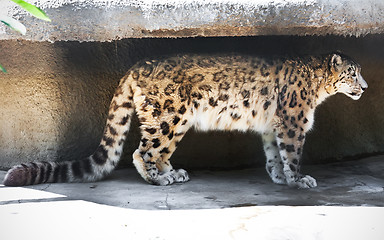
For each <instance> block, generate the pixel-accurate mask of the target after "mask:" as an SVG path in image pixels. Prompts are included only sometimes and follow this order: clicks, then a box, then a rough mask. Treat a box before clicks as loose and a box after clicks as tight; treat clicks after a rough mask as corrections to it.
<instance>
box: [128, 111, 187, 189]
mask: <svg viewBox="0 0 384 240" xmlns="http://www.w3.org/2000/svg"><path fill="white" fill-rule="evenodd" d="M163 120H164V121H161V123H160V124H153V123H151V124H150V125H148V124H147V123H142V126H141V133H142V138H141V141H140V146H139V148H138V149H137V150H136V151H135V152H134V154H133V163H134V165H135V167H136V169H137V171H138V172H139V173H140V175H141V176H142V177H143V178H144V179H145V180H146V181H147V182H149V183H151V184H155V185H170V184H172V183H174V182H186V181H188V180H189V176H188V173H187V171H185V170H183V169H177V170H176V169H173V167H172V165H171V163H170V162H169V158H170V157H171V155H172V154H173V152H174V151H175V150H176V147H177V144H178V143H179V142H180V140H181V139H182V137H183V136H184V134H185V133H186V132H187V131H188V129H189V126H188V125H186V124H184V125H182V123H183V122H184V121H183V122H181V121H180V118H179V117H177V116H173V117H172V118H169V117H168V118H167V119H163ZM147 126H150V127H147ZM171 128H172V129H171Z"/></svg>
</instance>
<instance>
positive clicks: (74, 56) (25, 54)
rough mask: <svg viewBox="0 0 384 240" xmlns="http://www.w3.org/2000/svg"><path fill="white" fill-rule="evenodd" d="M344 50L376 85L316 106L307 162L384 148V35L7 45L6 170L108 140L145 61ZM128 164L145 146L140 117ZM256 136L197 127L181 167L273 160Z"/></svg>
mask: <svg viewBox="0 0 384 240" xmlns="http://www.w3.org/2000/svg"><path fill="white" fill-rule="evenodd" d="M337 49H338V50H341V51H343V52H345V53H346V54H348V55H350V56H351V57H353V58H355V59H356V60H357V61H358V62H359V63H360V64H361V66H362V75H363V76H364V78H365V79H366V81H367V82H368V84H369V88H368V89H367V91H366V92H365V93H364V95H363V97H362V98H361V99H360V100H359V101H353V100H351V99H349V98H348V97H346V96H344V95H337V96H334V97H332V98H330V99H329V100H327V101H326V102H325V103H323V105H321V106H320V107H319V109H318V111H317V112H316V117H315V125H314V129H313V131H312V132H311V133H310V134H309V135H308V139H307V141H306V145H305V147H304V156H303V164H304V165H308V164H311V163H323V162H327V161H334V160H344V159H350V158H355V157H356V156H359V155H364V154H376V153H380V152H383V151H384V128H383V127H382V126H384V108H383V107H382V103H383V102H384V95H383V94H382V93H383V92H384V84H383V81H382V80H383V78H384V69H383V67H382V66H383V65H384V57H383V56H384V36H383V35H370V36H366V37H361V38H354V37H347V38H344V37H335V36H333V37H331V36H328V37H293V36H290V37H289V36H280V37H277V36H276V37H271V36H269V37H239V38H189V39H127V40H120V41H115V42H112V43H98V42H93V43H78V42H56V43H47V42H29V41H15V40H12V41H10V40H6V41H0V52H1V58H0V63H1V64H2V65H3V66H4V67H6V68H7V70H8V73H7V74H3V73H0V102H1V103H2V104H1V108H0V109H1V114H0V166H1V167H2V168H8V167H10V166H12V165H14V164H16V163H20V162H26V161H32V160H64V159H65V160H69V159H70V160H75V159H79V158H81V157H84V156H88V155H89V154H91V153H92V152H93V151H94V150H95V148H96V147H97V144H98V143H99V141H100V138H101V134H102V131H103V128H104V124H105V119H106V114H107V111H108V106H109V102H110V99H111V98H112V95H113V92H114V89H115V87H116V86H117V84H118V82H119V79H120V78H121V77H122V76H123V75H124V73H125V72H126V71H127V70H128V69H129V67H130V66H131V65H132V64H133V63H134V62H136V61H137V60H139V59H142V58H145V57H150V56H154V55H164V54H172V53H178V52H208V53H212V52H226V51H229V52H232V51H235V52H246V53H255V54H257V53H263V54H317V53H324V52H330V51H333V50H337ZM131 129H132V131H131V133H130V135H129V137H128V140H127V148H126V151H125V153H126V155H125V156H124V157H123V163H124V164H125V165H129V166H131V161H132V158H131V154H132V151H134V149H135V148H136V147H137V146H138V143H139V139H138V129H137V123H134V124H133V126H132V128H131ZM264 159H265V158H264V153H263V150H262V146H261V143H260V138H259V136H257V135H256V134H251V133H247V134H242V133H236V132H231V133H223V132H210V133H195V132H189V133H188V135H187V136H186V137H185V138H184V139H183V141H182V142H181V144H180V147H179V148H178V149H177V151H176V153H175V155H174V157H173V160H172V162H173V164H174V165H175V166H180V167H184V168H186V169H196V168H231V167H245V166H246V167H249V166H260V165H263V164H264Z"/></svg>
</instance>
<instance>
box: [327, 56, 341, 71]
mask: <svg viewBox="0 0 384 240" xmlns="http://www.w3.org/2000/svg"><path fill="white" fill-rule="evenodd" d="M342 63H343V59H342V57H341V55H340V54H339V53H332V54H331V57H330V60H329V68H330V69H331V70H336V71H338V70H339V69H340V66H341V64H342Z"/></svg>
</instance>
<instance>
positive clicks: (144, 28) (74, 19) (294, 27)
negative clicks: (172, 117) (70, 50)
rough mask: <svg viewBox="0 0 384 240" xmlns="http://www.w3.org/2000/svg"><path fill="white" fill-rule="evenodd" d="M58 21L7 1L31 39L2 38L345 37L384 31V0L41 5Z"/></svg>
mask: <svg viewBox="0 0 384 240" xmlns="http://www.w3.org/2000/svg"><path fill="white" fill-rule="evenodd" d="M33 2H34V3H36V5H37V6H40V7H41V8H42V9H43V10H45V11H46V12H47V13H48V15H49V16H50V18H51V19H52V22H50V23H48V22H43V21H41V20H38V19H36V18H33V17H31V16H30V15H29V14H27V13H25V11H23V10H21V9H20V8H18V7H16V5H15V4H14V3H13V2H11V1H6V0H1V6H2V7H1V9H0V15H8V16H10V17H14V18H16V19H19V20H20V21H22V22H23V23H24V24H25V25H26V27H27V29H28V32H27V34H26V35H25V36H21V35H20V34H18V33H15V32H13V31H12V30H10V29H9V28H6V27H5V26H4V25H1V26H0V39H26V40H34V41H63V40H64V41H68V40H76V41H111V40H115V39H123V38H143V37H194V36H255V35H328V34H335V35H342V36H350V35H354V36H360V35H365V34H368V33H371V34H377V33H383V32H384V2H383V1H382V0H367V1H358V0H291V1H285V0H277V1H276V0H275V1H272V0H256V1H255V0H225V1H223V0H213V1H204V0H172V1H169V0H133V1H132V0H124V1H120V0H119V1H118V0H97V1H92V0H38V1H33Z"/></svg>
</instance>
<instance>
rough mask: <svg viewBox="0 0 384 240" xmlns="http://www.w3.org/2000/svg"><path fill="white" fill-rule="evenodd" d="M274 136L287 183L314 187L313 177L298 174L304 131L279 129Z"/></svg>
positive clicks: (294, 185)
mask: <svg viewBox="0 0 384 240" xmlns="http://www.w3.org/2000/svg"><path fill="white" fill-rule="evenodd" d="M276 136H277V137H276V142H277V145H278V147H279V152H280V156H281V159H282V161H283V165H284V166H283V171H284V175H285V180H286V181H287V184H288V185H289V186H291V187H298V188H313V187H316V186H317V183H316V180H315V179H314V178H313V177H311V176H309V175H303V174H300V165H299V163H300V159H301V153H302V150H303V146H304V140H305V133H304V132H303V131H302V130H300V129H288V128H287V129H283V130H280V131H279V133H278V134H277V135H276Z"/></svg>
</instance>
